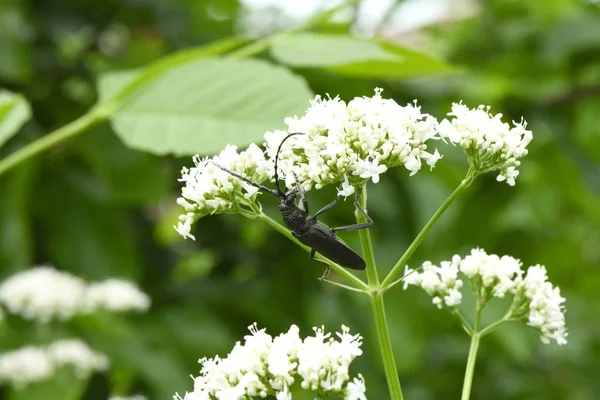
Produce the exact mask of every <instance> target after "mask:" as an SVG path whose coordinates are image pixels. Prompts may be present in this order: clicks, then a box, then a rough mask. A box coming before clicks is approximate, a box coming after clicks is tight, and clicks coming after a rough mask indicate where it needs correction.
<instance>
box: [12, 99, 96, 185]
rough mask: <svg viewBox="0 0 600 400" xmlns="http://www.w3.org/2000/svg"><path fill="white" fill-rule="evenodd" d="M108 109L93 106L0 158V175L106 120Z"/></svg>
mask: <svg viewBox="0 0 600 400" xmlns="http://www.w3.org/2000/svg"><path fill="white" fill-rule="evenodd" d="M106 111H107V108H105V107H95V108H92V109H91V110H90V111H89V112H88V113H87V114H85V115H83V116H81V117H79V118H77V119H76V120H75V121H73V122H70V123H69V124H67V125H65V126H63V127H61V128H59V129H57V130H55V131H53V132H51V133H49V134H47V135H45V136H43V137H41V138H39V139H37V140H36V141H35V142H33V143H31V144H29V145H27V146H25V147H23V148H22V149H20V150H18V151H16V152H14V153H13V154H11V155H9V156H8V157H6V158H4V159H2V160H0V175H2V174H3V173H5V172H6V171H8V170H9V169H11V168H12V167H14V166H16V165H17V164H20V163H21V162H23V161H25V160H27V159H29V158H31V157H33V156H35V155H36V154H38V153H41V152H43V151H45V150H48V149H49V148H51V147H53V146H55V145H57V144H59V143H60V142H62V141H64V140H66V139H69V138H71V137H73V136H75V135H77V134H78V133H81V132H83V131H85V130H87V129H89V128H91V127H92V126H93V125H96V124H97V123H99V122H102V121H104V120H105V119H106V118H107V117H108V113H107V112H106Z"/></svg>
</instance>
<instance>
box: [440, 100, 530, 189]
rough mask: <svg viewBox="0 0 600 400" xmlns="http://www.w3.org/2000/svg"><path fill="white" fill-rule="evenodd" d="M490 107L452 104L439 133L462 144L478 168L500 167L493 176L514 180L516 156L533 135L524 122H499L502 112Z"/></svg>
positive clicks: (511, 182) (515, 176)
mask: <svg viewBox="0 0 600 400" xmlns="http://www.w3.org/2000/svg"><path fill="white" fill-rule="evenodd" d="M489 111H490V107H486V106H479V107H477V108H474V109H469V108H468V107H467V106H465V105H464V104H457V103H454V104H452V112H450V113H448V115H450V116H453V117H454V118H453V119H452V120H450V121H449V120H447V119H445V120H443V121H442V122H441V123H440V125H439V128H438V131H439V133H440V136H441V137H442V138H443V139H447V140H448V141H450V142H451V143H454V144H458V145H459V146H460V147H462V148H463V149H464V151H465V153H466V155H467V157H468V158H469V162H470V163H471V165H472V166H474V167H475V168H476V169H477V170H478V171H480V172H482V173H483V172H489V171H498V170H499V171H500V174H499V175H498V177H497V180H498V181H500V182H502V181H506V183H508V184H509V185H511V186H512V185H514V184H515V179H516V178H517V176H518V175H519V171H518V170H517V167H518V166H519V165H520V164H521V162H520V161H519V159H520V158H522V157H524V156H526V155H527V145H528V144H529V142H531V139H532V138H533V136H532V133H531V131H528V130H527V129H525V128H526V127H527V123H526V122H525V121H521V122H519V123H517V122H514V121H513V124H514V127H512V128H511V127H510V125H509V124H507V123H505V122H502V120H501V118H502V114H496V115H492V114H490V112H489Z"/></svg>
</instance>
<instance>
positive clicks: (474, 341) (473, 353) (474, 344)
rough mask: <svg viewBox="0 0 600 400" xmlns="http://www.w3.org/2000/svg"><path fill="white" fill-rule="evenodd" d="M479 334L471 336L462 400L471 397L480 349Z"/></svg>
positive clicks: (467, 399)
mask: <svg viewBox="0 0 600 400" xmlns="http://www.w3.org/2000/svg"><path fill="white" fill-rule="evenodd" d="M480 339H481V336H480V335H479V333H474V334H473V335H472V336H471V347H470V348H469V359H468V360H467V369H466V371H465V381H464V383H463V391H462V397H461V400H469V397H470V396H471V385H472V383H473V372H474V371H475V361H476V360H477V350H478V349H479V340H480Z"/></svg>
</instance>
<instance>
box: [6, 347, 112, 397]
mask: <svg viewBox="0 0 600 400" xmlns="http://www.w3.org/2000/svg"><path fill="white" fill-rule="evenodd" d="M63 366H71V367H73V368H74V370H75V373H76V377H77V378H80V379H83V378H86V377H88V376H89V374H90V373H92V372H94V371H104V370H106V368H108V358H106V356H105V355H103V354H99V353H96V352H94V351H93V350H92V349H90V348H89V347H88V345H87V344H86V343H84V342H82V341H80V340H78V339H68V340H60V341H57V342H54V343H51V344H50V345H49V346H26V347H22V348H20V349H17V350H12V351H9V352H7V353H3V354H0V383H3V384H8V385H12V386H14V387H16V388H23V387H25V386H27V385H28V384H31V383H35V382H40V381H44V380H47V379H51V378H52V376H53V375H54V374H55V373H56V370H57V369H58V368H60V367H63Z"/></svg>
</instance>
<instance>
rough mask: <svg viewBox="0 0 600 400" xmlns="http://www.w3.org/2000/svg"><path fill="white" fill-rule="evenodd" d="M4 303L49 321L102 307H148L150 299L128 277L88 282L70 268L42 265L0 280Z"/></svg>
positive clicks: (25, 314) (29, 316)
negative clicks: (58, 268) (72, 272)
mask: <svg viewBox="0 0 600 400" xmlns="http://www.w3.org/2000/svg"><path fill="white" fill-rule="evenodd" d="M0 304H2V305H3V306H4V307H5V308H6V310H7V311H8V312H10V313H12V314H18V315H20V316H22V317H23V318H25V319H28V320H35V321H39V322H49V321H51V320H54V319H58V320H63V321H64V320H68V319H69V318H71V317H73V316H74V315H77V314H85V313H93V312H96V311H98V310H108V311H126V310H136V311H146V310H147V309H148V308H149V307H150V299H149V297H148V296H147V295H146V294H145V293H143V292H142V291H140V289H138V288H137V286H135V285H134V284H133V283H131V282H128V281H121V280H118V279H109V280H107V281H105V282H98V283H91V284H88V283H86V282H85V281H84V280H83V279H81V278H78V277H75V276H73V275H71V274H69V273H68V272H64V271H59V270H56V269H54V268H51V267H47V266H41V267H34V268H31V269H28V270H25V271H23V272H19V273H17V274H15V275H13V276H11V277H9V278H8V279H6V280H5V281H3V282H2V283H0Z"/></svg>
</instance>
